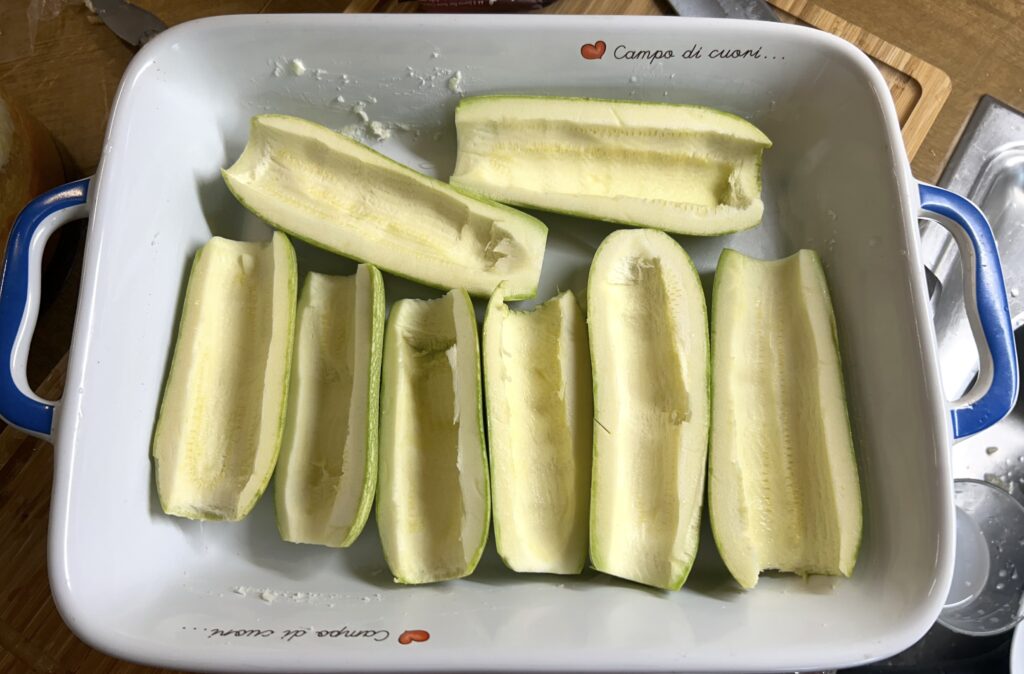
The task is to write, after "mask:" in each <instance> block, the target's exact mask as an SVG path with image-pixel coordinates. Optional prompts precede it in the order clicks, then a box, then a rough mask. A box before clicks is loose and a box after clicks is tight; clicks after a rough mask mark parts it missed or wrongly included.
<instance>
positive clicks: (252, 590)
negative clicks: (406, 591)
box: [220, 585, 384, 608]
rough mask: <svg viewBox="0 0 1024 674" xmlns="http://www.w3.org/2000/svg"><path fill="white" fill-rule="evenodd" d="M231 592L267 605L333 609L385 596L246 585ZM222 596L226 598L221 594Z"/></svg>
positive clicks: (380, 598) (239, 586)
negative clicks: (279, 603)
mask: <svg viewBox="0 0 1024 674" xmlns="http://www.w3.org/2000/svg"><path fill="white" fill-rule="evenodd" d="M231 592H233V593H234V594H236V595H239V596H241V597H251V598H253V599H258V600H259V601H262V602H264V603H266V604H272V603H273V602H275V601H292V602H295V603H297V604H312V605H317V606H325V605H326V606H327V607H328V608H333V607H334V604H335V603H336V602H339V601H342V602H344V601H357V600H358V601H361V602H363V603H369V602H371V601H382V600H383V599H384V595H383V594H381V593H380V592H378V593H376V594H373V595H368V596H363V595H355V594H344V593H339V592H285V591H283V590H274V589H272V588H269V587H249V586H245V585H238V586H235V587H233V588H231ZM220 596H224V595H223V594H221V595H220Z"/></svg>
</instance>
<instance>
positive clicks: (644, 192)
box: [451, 95, 771, 236]
mask: <svg viewBox="0 0 1024 674" xmlns="http://www.w3.org/2000/svg"><path fill="white" fill-rule="evenodd" d="M455 124H456V127H457V129H458V157H457V160H456V165H455V172H454V174H453V175H452V177H451V183H452V184H453V185H457V186H460V187H465V188H467V189H471V190H474V191H475V192H478V193H480V194H483V195H485V196H488V197H490V198H492V199H496V200H498V201H501V202H504V203H509V204H516V205H521V206H529V207H533V208H540V209H544V210H549V211H557V212H562V213H570V214H574V215H582V216H585V217H592V218H596V219H599V220H607V221H609V222H618V223H623V224H628V225H636V226H642V227H654V228H657V229H663V230H666V231H671V232H677V233H682V234H693V235H706V236H709V235H714V234H722V233H726V232H733V231H738V230H742V229H749V228H751V227H754V226H755V225H757V224H758V223H759V222H760V221H761V216H762V214H763V212H764V203H763V202H762V200H761V157H762V153H763V152H764V150H765V149H766V148H768V147H770V146H771V141H770V140H769V139H768V137H767V136H765V135H764V133H762V132H761V131H760V130H759V129H758V128H757V127H755V126H754V125H753V124H751V123H750V122H747V121H746V120H744V119H742V118H740V117H737V116H735V115H732V114H729V113H725V112H722V111H720V110H714V109H711V108H705V107H700V106H693V105H673V104H667V103H645V102H637V101H616V100H602V99H583V98H559V97H544V96H501V95H498V96H480V97H471V98H465V99H463V100H462V101H461V102H460V103H459V106H458V108H457V109H456V111H455Z"/></svg>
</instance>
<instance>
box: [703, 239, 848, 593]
mask: <svg viewBox="0 0 1024 674" xmlns="http://www.w3.org/2000/svg"><path fill="white" fill-rule="evenodd" d="M712 311H713V314H712V318H713V325H712V332H713V340H714V355H713V358H714V363H713V372H714V379H713V382H714V385H713V403H712V405H713V407H712V420H713V423H712V430H711V450H710V452H711V455H710V471H709V475H710V476H709V478H708V479H709V484H708V500H709V502H710V512H711V526H712V531H713V532H714V537H715V542H716V543H717V544H718V550H719V551H720V552H721V555H722V559H723V560H724V561H725V564H726V566H727V567H729V571H730V572H731V573H732V575H733V577H734V578H735V579H736V581H737V582H738V583H739V584H740V585H741V586H743V587H745V588H751V587H754V586H755V585H756V584H757V579H758V575H759V574H760V572H761V571H762V570H764V569H777V570H780V571H791V572H794V573H799V574H801V575H807V574H827V575H840V574H842V575H844V576H849V575H850V574H851V573H853V567H854V564H855V563H856V560H857V550H858V548H859V546H860V537H861V528H862V513H861V498H860V481H859V478H858V475H857V461H856V457H855V456H854V449H853V440H852V436H851V433H850V419H849V416H848V414H847V409H846V397H845V394H844V392H843V375H842V368H841V366H840V361H839V348H838V343H837V340H836V328H835V319H834V317H833V314H832V304H831V301H830V299H829V292H828V286H827V284H826V282H825V273H824V271H823V269H822V266H821V261H820V260H819V258H818V256H817V254H815V253H813V252H812V251H809V250H801V251H800V252H798V253H796V254H794V255H792V256H790V257H787V258H785V259H783V260H775V261H761V260H755V259H753V258H749V257H747V256H745V255H742V254H740V253H737V252H735V251H732V250H725V251H723V252H722V256H721V258H720V259H719V261H718V271H717V273H716V274H715V287H714V293H713V298H712Z"/></svg>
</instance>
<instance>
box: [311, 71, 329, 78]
mask: <svg viewBox="0 0 1024 674" xmlns="http://www.w3.org/2000/svg"><path fill="white" fill-rule="evenodd" d="M326 74H327V71H326V70H324V69H323V68H317V69H316V70H314V71H313V77H315V78H317V79H318V80H322V79H323V78H324V76H325V75H326Z"/></svg>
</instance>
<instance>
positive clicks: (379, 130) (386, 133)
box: [370, 120, 391, 140]
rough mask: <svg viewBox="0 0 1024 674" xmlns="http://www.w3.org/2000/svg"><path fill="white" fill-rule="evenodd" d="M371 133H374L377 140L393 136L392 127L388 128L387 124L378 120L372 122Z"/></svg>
mask: <svg viewBox="0 0 1024 674" xmlns="http://www.w3.org/2000/svg"><path fill="white" fill-rule="evenodd" d="M370 133H372V134H373V135H374V137H375V138H376V139H377V140H386V139H388V138H390V137H391V129H389V128H388V126H387V124H384V123H383V122H378V121H376V120H374V121H372V122H370Z"/></svg>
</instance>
